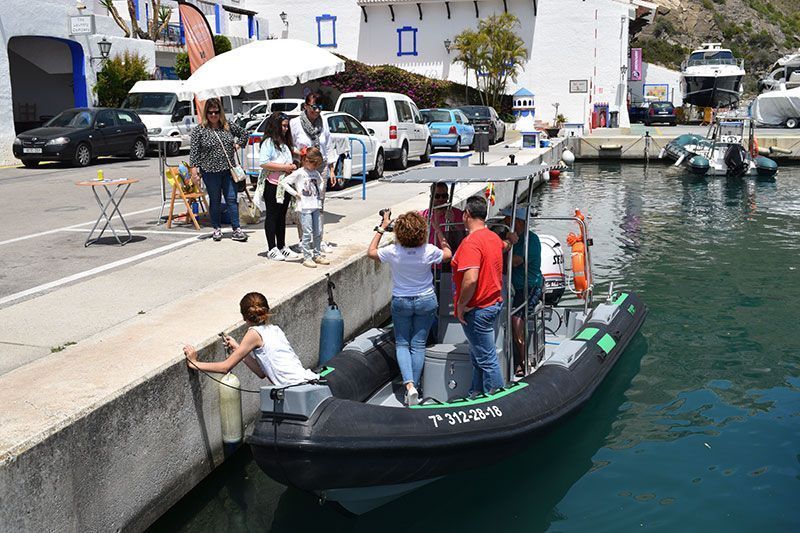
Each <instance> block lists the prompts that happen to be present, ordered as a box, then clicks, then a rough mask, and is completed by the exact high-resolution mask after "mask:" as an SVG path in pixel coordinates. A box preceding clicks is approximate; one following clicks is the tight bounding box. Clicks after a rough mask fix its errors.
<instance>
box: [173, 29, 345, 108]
mask: <svg viewBox="0 0 800 533" xmlns="http://www.w3.org/2000/svg"><path fill="white" fill-rule="evenodd" d="M343 70H344V61H343V60H341V59H339V58H338V57H336V56H335V55H333V54H332V53H330V52H328V51H326V50H323V49H321V48H318V47H316V46H314V45H313V44H311V43H308V42H306V41H300V40H297V39H270V40H266V41H254V42H252V43H249V44H246V45H244V46H240V47H239V48H234V49H233V50H231V51H230V52H226V53H224V54H221V55H218V56H216V57H213V58H211V59H210V60H209V61H208V62H206V63H205V64H204V65H203V66H201V67H200V68H198V69H197V70H196V71H195V72H194V74H192V75H191V76H190V77H189V79H188V80H186V87H187V89H188V90H189V91H190V94H194V95H195V96H197V98H199V99H200V100H207V99H208V98H212V97H214V96H235V95H237V94H239V93H240V92H241V91H242V90H244V91H246V92H255V91H266V90H267V89H272V88H274V87H287V86H289V85H294V84H296V83H298V82H299V83H305V82H307V81H308V80H313V79H316V78H322V77H324V76H330V75H332V74H336V73H337V72H341V71H343Z"/></svg>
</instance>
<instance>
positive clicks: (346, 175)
mask: <svg viewBox="0 0 800 533" xmlns="http://www.w3.org/2000/svg"><path fill="white" fill-rule="evenodd" d="M352 178H353V158H352V157H350V154H349V153H348V154H347V155H346V156H345V158H344V161H342V177H341V179H342V180H343V181H347V180H349V179H352Z"/></svg>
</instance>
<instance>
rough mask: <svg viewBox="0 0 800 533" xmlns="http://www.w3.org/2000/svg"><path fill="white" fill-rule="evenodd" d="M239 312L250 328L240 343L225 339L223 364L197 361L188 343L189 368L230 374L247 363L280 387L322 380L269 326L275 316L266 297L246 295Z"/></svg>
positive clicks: (275, 329) (277, 330)
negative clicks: (228, 353) (226, 355)
mask: <svg viewBox="0 0 800 533" xmlns="http://www.w3.org/2000/svg"><path fill="white" fill-rule="evenodd" d="M239 310H240V311H241V312H242V318H243V319H244V321H245V322H246V323H247V326H248V329H247V333H245V334H244V337H243V338H242V342H241V344H240V343H238V342H236V341H235V340H234V339H233V337H230V336H225V338H224V341H225V345H226V347H227V348H228V350H229V351H230V355H228V358H227V359H225V360H224V361H217V362H213V363H210V362H203V361H198V360H197V350H196V349H195V347H194V346H192V345H190V344H187V345H186V346H184V347H183V353H184V355H186V359H188V361H187V362H186V364H187V365H188V366H189V368H195V369H197V370H202V371H204V372H219V373H221V374H227V373H228V372H230V371H231V370H232V369H233V367H235V366H236V365H237V364H239V362H241V361H242V360H244V364H245V365H247V368H249V369H250V370H252V371H253V373H254V374H255V375H257V376H258V377H260V378H261V379H264V378H267V377H268V378H269V380H270V381H271V382H272V383H273V384H274V385H276V386H278V387H286V386H289V385H296V384H297V383H303V382H304V381H310V380H312V379H319V375H317V374H315V373H314V372H312V371H311V370H308V369H306V368H303V364H302V363H301V362H300V359H299V358H298V357H297V354H295V353H294V350H293V349H292V346H291V345H290V344H289V341H288V340H287V339H286V335H284V333H283V330H281V328H279V327H278V326H276V325H274V324H270V323H269V319H270V316H272V315H271V314H270V312H269V303H268V302H267V298H266V297H265V296H264V295H263V294H261V293H260V292H250V293H247V294H245V295H244V298H242V300H241V301H240V302H239Z"/></svg>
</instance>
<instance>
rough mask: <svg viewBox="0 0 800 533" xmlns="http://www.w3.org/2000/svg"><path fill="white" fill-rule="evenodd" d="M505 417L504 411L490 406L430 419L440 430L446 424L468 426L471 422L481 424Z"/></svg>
mask: <svg viewBox="0 0 800 533" xmlns="http://www.w3.org/2000/svg"><path fill="white" fill-rule="evenodd" d="M501 416H503V411H501V410H500V408H499V407H497V406H496V405H490V406H488V407H485V408H483V409H481V408H480V407H478V408H476V409H469V410H467V411H453V412H451V413H443V414H440V415H431V416H429V417H428V419H429V420H430V421H431V422H433V427H435V428H438V427H439V425H440V424H441V425H444V424H445V423H447V424H449V425H451V426H455V425H457V424H468V423H470V422H480V421H481V420H486V419H487V418H499V417H501Z"/></svg>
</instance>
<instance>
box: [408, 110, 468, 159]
mask: <svg viewBox="0 0 800 533" xmlns="http://www.w3.org/2000/svg"><path fill="white" fill-rule="evenodd" d="M420 113H422V120H424V121H425V123H426V124H428V128H429V129H430V130H431V144H432V145H433V146H434V148H435V147H447V148H450V149H451V150H453V151H455V152H458V151H460V150H461V148H463V147H465V146H466V147H469V146H471V145H472V141H473V140H474V138H475V128H474V127H473V126H472V124H470V123H469V119H468V118H467V116H466V115H465V114H464V113H462V112H461V111H459V110H458V109H423V110H422V111H420Z"/></svg>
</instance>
